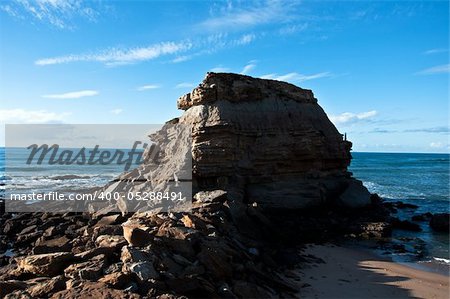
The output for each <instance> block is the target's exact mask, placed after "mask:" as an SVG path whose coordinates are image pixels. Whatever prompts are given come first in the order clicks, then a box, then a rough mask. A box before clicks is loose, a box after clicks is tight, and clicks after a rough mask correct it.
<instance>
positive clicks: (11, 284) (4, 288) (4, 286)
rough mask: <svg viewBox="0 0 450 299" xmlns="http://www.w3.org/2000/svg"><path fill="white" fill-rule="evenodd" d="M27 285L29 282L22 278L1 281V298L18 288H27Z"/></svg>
mask: <svg viewBox="0 0 450 299" xmlns="http://www.w3.org/2000/svg"><path fill="white" fill-rule="evenodd" d="M27 287H28V284H27V283H26V282H23V281H20V280H8V281H0V298H3V297H5V296H6V295H7V294H9V293H12V292H14V291H17V290H25V289H26V288H27Z"/></svg>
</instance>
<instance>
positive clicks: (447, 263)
mask: <svg viewBox="0 0 450 299" xmlns="http://www.w3.org/2000/svg"><path fill="white" fill-rule="evenodd" d="M433 260H435V261H437V262H438V263H440V264H446V265H450V259H444V258H442V257H433Z"/></svg>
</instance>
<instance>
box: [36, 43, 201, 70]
mask: <svg viewBox="0 0 450 299" xmlns="http://www.w3.org/2000/svg"><path fill="white" fill-rule="evenodd" d="M191 48H192V43H191V42H189V41H184V42H178V43H175V42H163V43H158V44H154V45H150V46H148V47H137V48H129V49H117V48H112V49H107V50H103V51H101V52H99V53H93V54H80V55H77V54H70V55H65V56H58V57H51V58H44V59H39V60H37V61H35V64H36V65H41V66H43V65H52V64H62V63H69V62H80V61H89V62H101V63H104V64H106V65H110V66H114V65H122V64H131V63H135V62H142V61H147V60H152V59H155V58H158V57H160V56H163V55H170V54H177V53H180V52H184V51H187V50H189V49H191Z"/></svg>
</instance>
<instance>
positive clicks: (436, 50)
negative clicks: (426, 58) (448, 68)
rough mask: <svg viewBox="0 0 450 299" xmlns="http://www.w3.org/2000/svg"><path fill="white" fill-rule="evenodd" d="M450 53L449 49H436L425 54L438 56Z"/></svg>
mask: <svg viewBox="0 0 450 299" xmlns="http://www.w3.org/2000/svg"><path fill="white" fill-rule="evenodd" d="M445 52H448V49H445V48H436V49H430V50H427V51H425V52H423V54H425V55H431V54H438V53H445Z"/></svg>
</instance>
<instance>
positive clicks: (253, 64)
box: [241, 60, 256, 75]
mask: <svg viewBox="0 0 450 299" xmlns="http://www.w3.org/2000/svg"><path fill="white" fill-rule="evenodd" d="M255 68H256V61H254V60H252V61H250V62H249V63H248V64H247V65H246V66H244V68H243V69H242V71H241V74H243V75H245V74H248V73H249V72H251V71H252V70H254V69H255Z"/></svg>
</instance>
